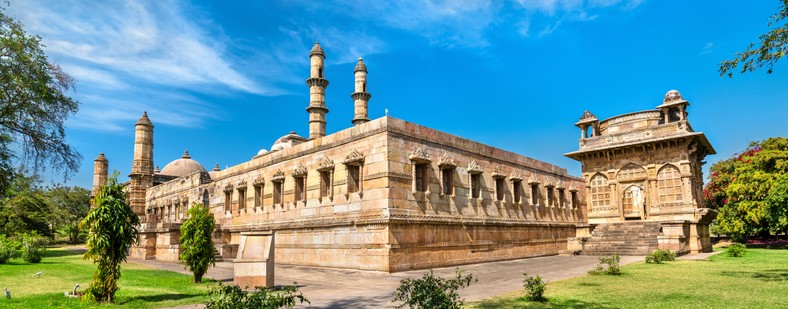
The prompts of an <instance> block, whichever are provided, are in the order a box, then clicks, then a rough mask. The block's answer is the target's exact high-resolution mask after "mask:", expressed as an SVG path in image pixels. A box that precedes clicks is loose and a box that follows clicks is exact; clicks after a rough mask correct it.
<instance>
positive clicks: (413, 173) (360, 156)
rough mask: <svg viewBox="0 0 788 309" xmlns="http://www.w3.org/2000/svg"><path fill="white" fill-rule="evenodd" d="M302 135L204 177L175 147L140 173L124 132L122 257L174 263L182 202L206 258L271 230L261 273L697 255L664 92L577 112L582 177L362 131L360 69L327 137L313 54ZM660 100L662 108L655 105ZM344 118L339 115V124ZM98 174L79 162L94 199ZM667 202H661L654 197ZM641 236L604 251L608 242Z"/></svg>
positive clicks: (477, 146)
mask: <svg viewBox="0 0 788 309" xmlns="http://www.w3.org/2000/svg"><path fill="white" fill-rule="evenodd" d="M309 57H310V63H311V66H310V76H309V78H308V79H307V80H306V84H307V85H308V86H309V94H310V96H309V97H310V102H309V105H308V107H307V108H306V111H307V113H308V115H309V136H308V137H301V136H299V135H297V134H295V133H294V132H290V133H289V134H287V135H284V136H282V137H281V138H279V139H277V140H276V141H274V143H273V144H272V145H271V148H270V150H268V151H266V150H260V152H259V153H257V155H256V156H254V157H253V158H252V159H251V160H250V161H247V162H244V163H241V164H238V165H235V166H231V167H229V168H226V169H224V170H220V169H219V167H218V165H217V166H215V167H214V168H213V169H212V170H210V171H208V170H207V169H206V168H205V167H204V166H203V165H202V164H200V163H199V162H197V161H195V160H193V159H191V157H190V156H189V153H188V151H187V152H185V153H184V154H183V156H182V157H181V158H178V159H176V160H174V161H172V162H170V163H168V164H167V165H165V166H164V168H162V169H161V170H159V169H158V167H156V168H154V166H155V165H154V161H153V150H154V147H153V140H154V139H153V128H154V126H153V122H152V121H151V119H150V118H149V117H148V115H147V113H143V115H142V117H140V119H139V120H138V121H137V123H136V124H135V141H134V160H133V163H132V168H131V173H130V174H129V178H130V181H129V182H128V183H127V192H128V201H129V205H130V206H131V208H132V210H133V211H134V212H135V213H136V214H137V215H138V216H139V217H140V218H141V221H142V222H143V223H142V226H141V227H140V231H139V232H140V241H139V243H138V244H137V245H136V246H135V247H133V249H132V250H131V252H130V255H131V256H134V257H138V258H144V259H157V260H164V261H177V260H178V255H179V253H180V244H179V243H178V237H179V234H180V232H179V228H180V225H181V224H182V222H183V221H184V220H185V219H186V210H187V209H188V208H189V207H192V205H194V204H195V203H201V204H203V205H206V206H208V207H209V209H210V210H211V212H212V213H213V215H214V217H215V219H216V223H217V225H216V230H215V232H214V235H213V236H214V240H215V243H216V246H217V248H216V251H217V254H218V255H219V256H220V257H221V258H224V259H232V258H234V257H235V256H236V254H237V251H238V246H239V241H240V234H241V233H243V232H249V231H272V232H274V235H275V255H276V257H275V260H276V263H284V264H295V265H310V266H322V267H336V268H347V269H361V270H375V271H385V272H396V271H404V270H409V269H425V268H433V267H442V266H451V265H462V264H470V263H478V262H487V261H497V260H508V259H517V258H526V257H535V256H545V255H556V254H562V253H563V254H606V253H607V252H608V251H611V252H612V251H615V252H616V253H622V254H629V253H634V254H639V253H641V252H647V251H649V250H653V249H656V248H658V247H659V248H670V249H672V250H676V251H679V253H688V252H700V251H707V250H710V245H709V244H708V222H709V221H710V219H709V218H711V219H713V215H714V214H713V211H709V210H708V209H705V208H703V207H702V199H701V198H700V196H699V191H698V190H699V188H700V186H702V175H701V170H700V165H701V164H702V160H703V157H704V156H705V155H706V154H713V153H714V150H713V148H711V145H710V144H709V143H708V140H706V138H705V136H704V135H703V133H699V132H694V131H693V130H692V128H691V126H690V125H689V122H688V120H687V119H686V116H687V113H686V106H687V105H689V103H688V102H687V101H685V100H683V99H682V98H681V96H680V94H678V92H675V93H673V92H670V93H669V94H668V96H670V98H668V96H666V98H665V101H664V104H662V105H660V107H659V109H658V110H655V111H647V112H641V113H634V114H627V115H623V116H618V117H613V118H611V119H608V120H604V121H598V120H597V119H596V117H594V116H593V115H592V114H590V113H588V112H586V114H584V115H583V117H582V118H581V120H580V122H578V123H577V125H578V126H579V127H580V128H581V131H582V138H581V139H580V150H578V151H575V152H572V153H569V154H567V156H569V157H571V158H574V159H577V160H579V161H581V162H582V163H583V175H582V177H574V176H571V175H569V174H568V173H567V171H566V169H564V168H561V167H558V166H555V165H552V164H549V163H546V162H542V161H538V160H534V159H531V158H528V157H525V156H522V155H519V154H516V153H512V152H509V151H506V150H502V149H498V148H494V147H490V146H487V145H484V144H481V143H478V142H475V141H471V140H468V139H465V138H462V137H459V136H456V135H451V134H448V133H444V132H440V131H437V130H435V129H431V128H427V127H424V126H421V125H418V124H415V123H411V122H407V121H405V120H400V119H397V118H393V117H390V116H388V115H387V116H384V117H381V118H378V119H374V120H370V119H369V118H368V113H367V107H368V102H369V101H370V98H371V95H370V93H369V92H367V68H366V66H365V65H364V62H363V60H362V59H360V58H359V60H358V63H357V64H356V66H355V69H354V77H355V89H354V90H355V91H354V92H353V93H352V94H351V99H352V101H353V104H354V114H353V115H352V119H351V122H352V124H353V126H351V127H349V128H347V129H344V130H341V131H338V132H335V133H332V134H327V133H326V120H325V119H326V117H325V115H326V113H328V106H327V105H326V102H325V91H326V88H327V87H328V84H329V83H328V80H326V79H325V78H324V76H323V70H324V60H325V53H324V51H323V49H322V48H321V46H320V45H319V44H318V43H315V45H314V46H313V48H312V50H311V52H310V54H309ZM669 99H670V100H669ZM348 116H350V115H348ZM108 166H109V162H108V160H107V158H105V157H104V155H103V154H101V155H99V157H98V158H96V160H95V162H94V186H93V192H94V194H95V192H96V191H97V190H98V188H99V187H100V186H101V185H103V184H104V183H106V180H107V171H108ZM666 190H667V191H666ZM629 230H636V231H640V230H648V231H650V232H649V233H640V234H638V235H640V236H627V237H634V238H632V239H628V241H630V242H631V244H630V246H618V247H617V245H616V242H615V241H611V240H616V239H617V238H616V237H618V238H619V240H620V238H621V237H620V236H611V235H621V233H620V232H621V231H629Z"/></svg>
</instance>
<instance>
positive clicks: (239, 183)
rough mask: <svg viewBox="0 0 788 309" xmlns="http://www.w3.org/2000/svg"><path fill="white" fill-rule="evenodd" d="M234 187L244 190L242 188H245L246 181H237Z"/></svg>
mask: <svg viewBox="0 0 788 309" xmlns="http://www.w3.org/2000/svg"><path fill="white" fill-rule="evenodd" d="M235 186H236V187H237V188H238V189H244V188H246V180H245V179H244V180H241V181H239V182H238V184H236V185H235Z"/></svg>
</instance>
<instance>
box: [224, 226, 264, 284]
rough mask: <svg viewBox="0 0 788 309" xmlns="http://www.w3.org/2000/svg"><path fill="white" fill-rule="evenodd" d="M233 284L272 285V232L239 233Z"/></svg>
mask: <svg viewBox="0 0 788 309" xmlns="http://www.w3.org/2000/svg"><path fill="white" fill-rule="evenodd" d="M233 269H234V270H233V284H236V285H238V286H241V287H249V288H252V287H256V286H264V287H273V286H274V233H273V232H270V231H268V232H248V233H241V244H240V246H239V249H238V256H237V257H236V259H235V261H233Z"/></svg>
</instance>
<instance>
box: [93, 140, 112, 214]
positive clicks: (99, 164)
mask: <svg viewBox="0 0 788 309" xmlns="http://www.w3.org/2000/svg"><path fill="white" fill-rule="evenodd" d="M108 173H109V160H107V157H105V156H104V153H103V152H102V153H100V154H99V155H98V157H96V160H93V190H91V191H90V203H91V205H92V203H93V198H94V197H96V194H98V192H99V190H100V189H101V186H103V185H106V184H107V177H108Z"/></svg>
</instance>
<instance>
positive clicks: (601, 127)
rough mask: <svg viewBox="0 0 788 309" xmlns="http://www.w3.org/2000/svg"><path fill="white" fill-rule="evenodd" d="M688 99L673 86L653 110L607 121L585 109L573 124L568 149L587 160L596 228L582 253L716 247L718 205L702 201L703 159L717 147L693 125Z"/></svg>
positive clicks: (592, 221) (590, 217)
mask: <svg viewBox="0 0 788 309" xmlns="http://www.w3.org/2000/svg"><path fill="white" fill-rule="evenodd" d="M687 106H689V102H688V101H687V100H684V99H683V98H682V97H681V94H679V92H678V91H676V90H671V91H669V92H668V93H667V94H666V95H665V98H664V100H663V102H662V104H661V105H659V106H658V107H657V109H656V110H650V111H643V112H635V113H629V114H624V115H620V116H616V117H612V118H609V119H607V120H603V121H599V120H598V119H597V118H596V116H594V115H593V114H591V113H590V112H588V111H586V112H585V113H584V114H583V116H582V117H581V118H580V121H578V122H577V123H576V124H575V125H576V126H578V127H580V131H581V138H580V149H579V150H577V151H574V152H570V153H568V154H566V156H568V157H570V158H573V159H575V160H578V161H580V162H581V163H582V166H583V180H584V183H585V187H586V192H587V195H586V196H587V205H588V223H589V224H590V227H591V228H592V229H593V230H594V231H593V232H592V235H584V236H591V237H590V238H588V239H587V240H588V242H587V243H586V244H585V247H584V250H585V253H591V254H612V253H622V254H633V255H643V254H648V253H649V252H651V251H653V250H654V249H657V248H662V249H670V250H673V251H678V252H679V253H689V252H692V253H697V252H701V251H711V243H710V242H709V223H711V221H712V220H714V218H715V217H716V211H714V210H710V209H707V208H703V173H702V169H701V167H702V165H703V164H704V163H705V162H703V159H704V158H705V157H706V155H708V154H714V153H715V152H714V148H713V147H712V146H711V144H710V143H709V141H708V139H706V136H705V135H704V134H703V133H701V132H695V131H694V130H693V129H692V126H691V125H690V123H689V120H688V119H687V115H688V114H687ZM580 234H583V232H582V230H581V231H580ZM626 234H630V235H626ZM621 242H625V243H624V244H622V243H621Z"/></svg>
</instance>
